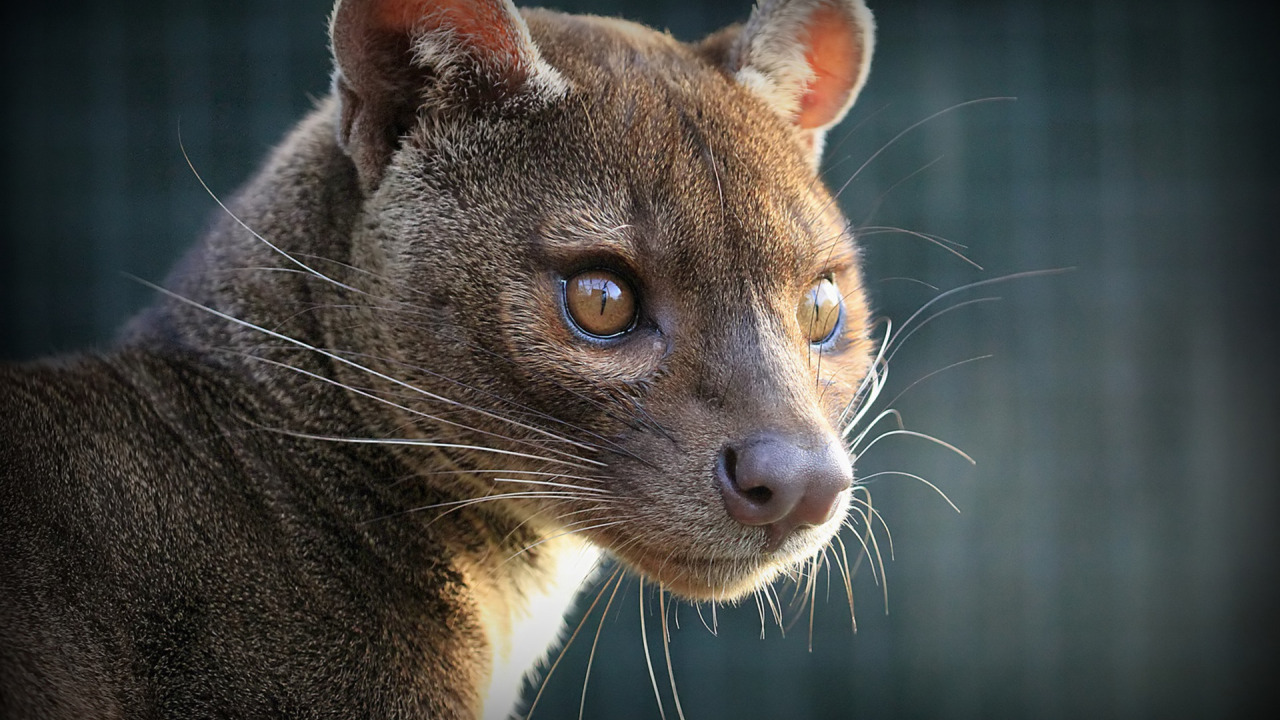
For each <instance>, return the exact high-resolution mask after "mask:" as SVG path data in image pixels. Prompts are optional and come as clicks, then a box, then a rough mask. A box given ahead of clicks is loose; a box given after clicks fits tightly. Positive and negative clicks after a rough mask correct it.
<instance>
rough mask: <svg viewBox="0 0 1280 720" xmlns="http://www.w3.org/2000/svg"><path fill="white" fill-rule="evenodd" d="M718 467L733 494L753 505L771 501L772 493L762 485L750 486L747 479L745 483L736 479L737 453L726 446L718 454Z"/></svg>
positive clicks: (749, 481)
mask: <svg viewBox="0 0 1280 720" xmlns="http://www.w3.org/2000/svg"><path fill="white" fill-rule="evenodd" d="M720 467H721V470H722V472H723V473H724V482H725V483H727V484H728V485H729V486H730V487H729V490H731V491H732V492H733V493H735V494H737V495H740V496H742V497H743V498H745V499H747V500H749V501H750V502H751V503H752V504H754V505H765V504H767V503H768V502H769V501H770V500H771V499H773V491H772V490H770V489H769V488H768V487H767V486H764V485H754V486H753V485H752V481H751V480H750V479H749V478H748V479H747V481H746V482H745V483H743V482H740V481H739V477H738V451H737V450H735V449H733V448H732V447H728V446H726V447H725V448H724V450H723V451H721V454H720Z"/></svg>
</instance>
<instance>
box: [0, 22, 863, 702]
mask: <svg viewBox="0 0 1280 720" xmlns="http://www.w3.org/2000/svg"><path fill="white" fill-rule="evenodd" d="M425 5H432V4H431V3H408V2H400V3H390V2H383V3H379V2H375V1H374V0H368V1H367V2H362V1H361V0H347V1H346V2H344V3H342V4H341V5H340V6H339V8H338V10H337V12H336V13H335V18H334V27H333V33H334V35H333V39H334V49H335V54H336V58H337V72H336V74H335V83H334V88H335V89H334V93H333V95H332V96H331V97H329V98H328V99H326V100H324V101H322V102H321V103H320V104H319V105H318V107H317V108H316V110H315V111H314V112H313V113H312V114H311V115H310V116H309V117H308V118H307V119H305V120H304V121H303V122H302V123H301V124H300V125H299V126H298V128H297V129H296V130H295V131H294V132H293V133H292V134H291V135H290V137H289V138H288V139H287V140H286V141H285V142H284V143H283V144H282V145H281V146H280V147H279V148H278V149H277V150H276V151H275V152H274V154H273V155H272V157H271V158H270V160H269V161H268V162H267V164H266V165H265V167H264V168H263V170H262V171H261V172H260V173H259V174H258V176H257V177H256V178H255V179H254V180H253V181H252V182H250V184H248V185H247V186H246V187H245V188H244V189H243V190H242V191H241V192H240V193H239V194H238V195H237V196H236V198H235V199H234V200H233V201H231V202H230V203H229V207H230V210H231V213H233V215H228V216H226V217H223V218H222V219H221V220H220V221H219V222H218V224H217V226H216V227H215V228H214V229H213V230H212V231H211V232H210V234H209V235H208V236H207V237H206V239H205V241H204V242H203V243H202V244H201V245H199V246H198V247H197V248H196V249H195V250H194V251H193V252H192V254H191V255H190V256H189V257H188V258H187V259H186V260H185V261H184V263H183V265H182V266H181V267H180V268H179V269H178V271H177V272H175V274H174V276H173V277H172V279H171V280H170V282H169V283H168V286H169V288H170V290H169V293H170V294H169V295H167V296H166V297H164V298H163V299H162V300H161V301H160V302H158V303H157V304H156V306H155V307H153V308H152V309H150V310H149V311H147V312H146V313H144V314H143V315H142V316H141V317H139V318H138V319H137V320H136V321H135V322H134V323H133V324H132V325H131V327H130V329H129V332H128V333H127V334H126V336H125V339H124V340H123V342H122V343H121V345H120V347H118V348H117V349H114V350H112V351H111V352H110V353H108V354H106V355H104V356H102V357H82V358H73V359H67V360H63V361H60V362H51V363H41V364H35V365H31V366H26V367H20V368H4V369H0V401H2V405H0V407H3V408H4V409H5V410H6V412H4V413H3V418H0V437H3V438H4V440H3V441H0V442H3V443H4V444H3V446H2V447H0V450H2V451H3V452H2V454H0V478H3V484H0V507H3V514H4V520H3V524H2V525H0V540H2V541H3V546H4V547H6V548H7V549H8V550H7V552H6V555H7V556H6V559H5V560H3V561H0V562H3V565H0V570H2V571H3V573H2V574H0V582H3V591H4V597H5V600H4V602H3V603H2V604H0V635H2V636H3V637H4V639H5V642H4V646H3V647H4V649H3V650H0V683H2V687H0V689H2V691H3V703H4V704H3V706H0V709H3V710H4V711H5V715H6V717H44V716H55V717H78V716H83V715H92V716H100V717H124V716H128V717H149V716H166V717H169V716H172V717H203V716H220V715H224V714H226V715H234V716H279V715H289V716H297V717H330V716H332V717H350V716H361V717H365V716H370V717H373V716H376V717H434V718H454V717H458V718H461V717H475V716H477V715H479V714H480V713H481V711H482V707H483V704H484V694H485V688H486V686H487V684H488V683H489V682H490V676H491V673H492V672H493V671H492V668H493V666H494V663H495V662H496V661H497V660H498V656H501V655H502V654H503V653H504V652H505V650H504V649H503V648H505V643H507V642H508V641H509V640H510V639H511V636H512V634H513V633H515V632H516V630H515V629H514V628H515V627H516V625H517V624H518V622H519V621H520V619H521V617H522V616H521V613H522V612H524V610H522V609H523V608H526V607H527V606H528V603H529V602H531V601H532V600H531V598H534V597H536V596H539V595H540V594H541V593H544V592H550V591H552V590H553V589H554V588H553V587H552V586H553V585H554V578H555V577H558V575H557V573H559V572H561V569H562V568H563V566H564V564H565V563H567V562H569V560H570V559H571V557H572V556H574V554H575V553H579V552H583V551H584V546H583V539H585V540H586V541H588V542H589V543H590V544H592V545H594V546H598V547H600V548H603V549H605V550H607V551H609V552H611V553H613V554H614V555H615V556H616V557H618V558H619V559H620V560H621V561H622V562H623V563H624V564H625V565H627V566H628V567H630V568H632V569H634V570H635V571H637V572H639V573H641V574H642V575H644V576H646V577H648V578H650V579H651V580H653V581H655V582H657V583H660V584H662V585H664V586H665V587H666V588H667V589H668V590H670V591H672V592H675V593H677V594H680V595H683V596H686V597H690V598H715V599H720V600H731V599H734V598H736V597H739V596H741V595H742V594H743V593H746V592H749V591H750V590H751V589H754V588H756V587H758V586H759V585H760V584H762V583H765V582H768V581H769V580H771V579H772V578H774V577H775V576H776V575H777V574H778V573H779V572H782V571H783V570H784V569H787V568H790V567H793V566H794V565H795V564H796V563H798V562H801V561H803V560H805V559H807V558H808V557H810V556H811V555H812V554H813V553H814V552H816V551H818V550H819V549H820V548H821V547H822V546H823V545H824V544H825V543H826V542H827V540H828V539H829V538H830V536H831V535H832V533H834V532H835V530H837V529H838V527H839V524H840V520H841V515H842V514H841V513H837V514H836V517H834V518H832V519H831V520H830V521H829V522H825V523H822V524H821V525H820V526H816V527H814V526H804V527H801V528H799V529H797V530H796V531H795V532H794V533H791V534H790V535H788V536H787V537H786V538H785V542H782V544H781V546H780V547H777V548H776V549H767V547H766V546H767V543H766V532H765V530H764V529H763V528H761V527H753V526H749V525H744V524H741V523H739V522H737V521H735V520H734V519H733V518H731V517H730V516H729V515H728V514H726V511H725V508H724V505H723V503H722V501H721V497H720V491H719V490H718V489H717V486H716V482H715V479H714V478H715V467H716V462H717V457H718V456H719V454H720V453H721V452H722V448H724V447H725V445H726V443H728V442H734V441H736V440H738V439H741V438H744V437H749V436H751V435H752V434H755V433H760V432H776V433H786V434H790V435H795V436H803V437H814V438H819V439H820V438H826V437H833V436H834V434H835V433H837V432H838V431H839V429H840V428H837V427H835V423H836V422H837V418H838V417H839V416H840V413H841V411H842V410H843V409H844V408H845V407H846V406H847V405H848V404H849V403H850V402H851V401H853V400H854V397H855V395H856V393H857V391H858V388H859V386H860V383H861V382H862V380H863V378H864V376H865V375H866V374H867V372H868V369H869V366H870V355H871V350H872V343H871V340H870V338H869V336H868V332H869V328H868V320H867V314H868V309H867V301H866V298H865V296H864V292H863V282H862V278H861V276H860V272H859V261H858V252H857V249H856V247H855V246H854V243H853V238H852V237H851V236H850V232H849V230H848V228H847V225H846V224H845V222H844V220H843V218H842V217H841V216H840V214H839V211H838V208H837V207H836V205H835V203H834V202H833V201H832V199H831V197H830V196H829V194H828V192H827V190H826V189H825V188H824V187H823V186H822V183H821V182H819V181H818V180H817V178H816V177H815V176H814V170H813V168H814V162H815V161H814V153H815V152H816V148H820V147H821V137H820V134H821V132H822V131H823V130H825V129H826V127H829V125H830V124H831V123H834V122H835V121H837V120H838V119H839V117H838V115H837V116H833V117H832V118H830V119H829V121H828V122H827V124H826V125H823V126H822V127H816V128H815V127H799V126H797V125H796V124H795V122H794V121H795V116H794V114H793V113H792V112H791V111H790V110H788V109H787V108H786V107H779V106H778V105H777V104H775V103H772V102H771V100H770V98H769V97H768V96H766V95H761V94H760V93H759V92H758V91H756V90H753V89H752V88H749V87H747V86H745V85H744V84H742V83H741V82H739V79H738V78H739V75H738V74H739V73H740V72H741V70H742V68H741V67H740V66H741V65H742V64H743V63H749V62H751V59H750V58H747V59H743V57H744V51H743V50H742V47H746V45H743V43H745V42H746V40H743V39H742V38H741V36H740V32H741V31H740V30H739V29H737V28H731V29H727V30H726V31H724V32H722V33H718V34H716V35H714V36H712V37H711V38H708V40H707V41H705V42H704V43H702V44H700V45H685V44H681V43H679V42H676V41H675V40H674V39H672V38H671V37H670V36H667V35H662V34H658V33H655V32H653V31H650V30H647V29H644V28H641V27H639V26H635V25H631V24H629V23H623V22H621V21H617V20H610V19H602V18H589V17H573V16H565V15H559V14H555V13H550V12H545V11H536V10H530V11H526V12H525V13H524V15H523V18H524V22H525V23H527V35H522V34H521V33H525V32H526V31H525V30H524V26H523V25H522V24H520V21H519V20H518V19H517V20H516V21H515V22H516V23H517V24H516V25H513V26H512V27H513V30H512V32H510V33H506V32H505V31H504V30H503V28H498V29H496V30H495V29H493V27H492V24H491V23H490V24H486V25H485V26H484V27H485V28H487V29H486V30H485V31H484V32H482V33H475V34H472V35H468V34H467V32H466V28H467V27H469V26H465V25H459V26H456V27H455V26H450V25H449V20H448V17H449V16H448V14H447V13H443V14H437V15H433V14H430V13H426V14H424V13H421V12H417V10H418V9H421V8H420V6H425ZM485 5H486V7H488V6H489V5H492V7H490V8H489V11H491V12H498V10H501V9H502V8H505V7H506V5H505V4H503V3H486V4H485ZM383 6H387V7H383ZM463 6H465V4H463ZM388 7H390V10H388ZM812 7H820V8H826V9H825V10H823V12H827V13H837V14H840V16H841V17H845V15H844V13H848V16H849V17H864V18H865V17H866V16H865V11H862V10H860V9H859V7H858V6H857V4H855V3H853V2H847V1H845V0H839V1H837V0H829V1H827V0H798V1H797V2H791V3H786V2H773V3H765V4H764V6H763V7H762V8H760V9H759V10H758V11H757V13H758V14H757V17H758V18H759V17H764V18H765V20H757V21H755V23H754V24H755V26H758V27H759V28H761V30H760V32H768V31H771V30H772V29H774V26H773V25H772V24H770V23H769V22H767V20H768V16H769V13H778V12H783V11H786V12H791V13H795V12H804V11H806V8H808V9H812ZM370 8H373V12H374V14H373V15H369V14H368V13H369V12H371V11H370ZM494 8H497V9H496V10H495V9H494ZM831 8H836V9H835V10H833V9H831ZM410 10H414V12H409V11H410ZM504 12H505V11H504ZM858 13H861V15H858ZM512 17H515V16H512ZM415 18H418V19H417V20H415ZM441 18H443V19H441ZM408 21H412V22H411V23H410V24H411V27H409V28H403V27H399V28H398V27H397V25H398V24H403V23H405V22H408ZM850 22H852V21H850ZM868 22H869V20H868ZM433 23H434V24H433ZM450 27H452V28H453V29H452V30H450ZM748 27H749V28H750V27H751V26H748ZM441 28H443V29H441ZM459 28H462V29H459ZM446 31H448V32H446ZM516 31H519V32H516ZM450 32H452V34H450ZM749 32H750V30H749ZM860 32H863V33H864V35H863V36H862V37H863V38H864V40H866V41H867V43H864V45H865V47H866V52H867V54H869V32H870V28H869V27H862V28H861V29H860ZM495 38H496V40H495ZM513 38H514V39H513ZM521 38H523V40H522V39H521ZM530 39H531V42H532V46H528V45H527V43H529V42H530ZM748 39H749V38H748ZM801 41H803V37H800V38H794V37H790V36H787V37H784V38H783V39H782V40H781V41H779V42H782V43H783V44H784V45H785V44H786V43H788V42H789V43H795V42H801ZM520 42H523V43H526V45H520V44H519V43H520ZM511 43H516V45H510V44H511ZM739 46H741V47H739ZM512 47H516V48H517V49H518V52H512V51H511V48H512ZM753 47H754V46H753ZM495 48H496V51H495ZM755 52H757V53H758V52H761V51H755ZM408 53H412V54H413V57H416V58H417V60H416V61H414V62H410V61H408V60H407V58H408V57H409V55H408ZM846 54H847V53H846ZM799 56H800V57H803V53H800V55H799ZM784 61H785V59H783V60H779V62H784ZM509 62H514V63H517V66H515V67H512V66H508V65H505V64H504V63H509ZM861 62H863V63H864V64H865V62H866V58H862V59H861ZM735 63H737V66H735ZM854 69H855V70H857V71H858V73H860V74H858V73H855V74H857V75H858V76H857V78H854V76H853V75H850V78H849V81H850V83H853V81H854V80H855V79H856V81H857V82H856V87H855V86H853V85H850V86H849V87H844V88H843V91H846V92H850V93H851V95H850V96H849V97H848V98H834V99H829V100H830V102H829V103H828V104H832V105H833V106H838V107H840V108H847V107H848V104H849V102H852V94H853V93H856V89H857V87H860V85H861V78H864V77H865V68H864V67H859V68H854ZM802 89H803V85H802V86H801V90H800V91H802ZM796 102H798V100H797V101H796ZM839 114H843V109H841V110H840V111H839ZM268 243H270V244H268ZM593 267H607V268H609V269H611V270H614V271H616V272H619V273H622V274H624V275H625V276H626V277H627V278H628V280H629V281H630V282H631V283H633V285H634V289H635V291H636V292H637V293H638V296H639V297H640V298H641V308H642V310H641V317H640V320H639V322H638V325H637V327H636V330H635V331H633V332H631V333H629V334H628V335H627V336H625V337H623V338H621V339H618V340H616V341H592V340H589V339H586V338H584V337H583V336H582V335H581V334H579V333H577V332H575V331H574V330H573V328H572V327H571V325H570V324H569V323H568V322H567V321H566V316H565V313H564V311H563V308H562V306H561V297H560V292H561V291H560V282H561V280H562V279H563V278H566V277H570V276H572V274H573V273H575V272H577V271H580V270H584V269H589V268H593ZM269 268H276V270H274V271H272V270H270V269H269ZM823 277H832V278H834V280H835V281H836V282H837V284H838V285H839V288H840V290H841V292H842V293H843V295H844V298H845V309H844V318H845V320H844V326H843V330H842V334H841V337H840V338H839V339H838V340H836V341H834V343H833V345H832V346H831V347H824V348H822V349H818V348H815V347H812V346H810V344H809V343H808V340H807V339H806V337H805V335H804V331H803V329H802V328H801V327H800V324H799V322H798V321H797V319H796V307H797V303H798V302H799V300H800V298H801V297H802V296H803V295H804V293H805V292H806V291H807V290H808V288H809V287H811V286H812V285H813V283H815V282H817V281H818V280H820V279H821V278H823ZM374 439H378V440H391V441H393V442H392V443H388V444H374V443H364V442H354V441H355V440H374ZM425 443H444V444H446V445H447V446H445V447H441V446H438V445H433V446H428V445H426V444H425ZM468 448H494V449H496V450H498V451H499V452H496V453H495V452H488V451H485V450H479V449H468ZM490 470H493V471H495V472H488V471H490ZM496 471H501V472H496ZM522 473H526V474H522ZM531 473H545V474H542V475H535V474H531ZM497 478H502V479H515V480H521V479H523V480H524V482H510V483H505V484H501V483H499V482H496V481H495V479H497ZM535 478H540V479H541V480H542V481H550V482H557V483H562V484H569V485H576V486H578V487H579V488H581V490H578V491H576V492H573V493H572V494H569V493H567V492H565V491H562V490H554V489H549V487H550V486H547V485H540V484H538V481H537V480H535ZM601 491H603V492H601ZM509 492H523V493H525V496H518V497H509V498H503V499H498V498H496V496H497V495H498V494H500V493H509ZM556 492H559V493H560V494H559V495H554V494H552V493H556ZM488 496H493V497H495V499H494V500H493V501H488V502H479V503H474V504H459V503H465V501H467V500H469V499H473V498H482V497H488ZM843 502H847V500H845V501H842V503H843ZM448 503H453V504H452V505H450V504H448ZM424 506H435V507H434V508H433V509H429V510H422V509H421V508H423V507H424ZM840 507H841V508H842V509H843V507H844V505H843V504H842V505H841V506H840ZM513 558H514V560H513ZM570 589H572V588H570ZM539 621H540V622H542V623H544V624H547V623H550V624H552V625H558V623H559V618H558V617H554V618H539ZM508 680H509V681H510V682H515V680H511V679H504V680H503V682H507V681H508ZM510 690H511V691H512V692H514V689H513V688H512V689H510ZM504 691H505V690H504ZM503 710H504V708H495V707H493V706H492V705H491V706H490V707H488V708H485V711H486V712H488V713H490V714H493V713H495V712H499V711H503ZM493 716H495V717H496V716H497V715H493Z"/></svg>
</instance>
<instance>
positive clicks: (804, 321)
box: [796, 278, 841, 344]
mask: <svg viewBox="0 0 1280 720" xmlns="http://www.w3.org/2000/svg"><path fill="white" fill-rule="evenodd" d="M840 307H841V304H840V289H839V288H838V287H836V284H835V282H834V281H832V280H831V279H830V278H823V279H822V280H819V281H818V282H816V283H814V285H813V287H811V288H809V289H808V291H806V292H805V294H804V295H802V296H801V297H800V304H799V306H798V307H797V308H796V320H797V321H799V323H800V331H801V333H802V334H803V335H804V337H805V339H806V340H808V341H809V342H810V343H813V344H822V343H824V342H827V341H828V340H830V339H831V336H832V335H834V334H835V331H836V326H837V325H839V324H840Z"/></svg>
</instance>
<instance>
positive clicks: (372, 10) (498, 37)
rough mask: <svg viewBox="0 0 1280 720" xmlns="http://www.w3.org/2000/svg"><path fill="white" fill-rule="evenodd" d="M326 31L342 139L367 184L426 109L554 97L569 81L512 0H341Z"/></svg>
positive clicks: (377, 178)
mask: <svg viewBox="0 0 1280 720" xmlns="http://www.w3.org/2000/svg"><path fill="white" fill-rule="evenodd" d="M329 37H330V42H331V45H332V49H333V59H334V66H335V69H334V79H333V84H334V92H335V94H336V95H337V97H338V102H339V104H340V106H341V114H340V120H339V127H338V140H339V142H340V143H341V145H342V147H343V149H344V150H345V151H346V152H347V154H348V155H350V156H351V158H352V160H353V161H355V164H356V169H357V171H358V172H359V174H360V180H361V186H362V187H364V188H365V190H366V191H369V190H371V189H372V188H374V187H376V186H377V185H378V183H379V182H381V180H382V174H383V171H384V170H385V168H386V165H387V163H388V162H389V161H390V158H391V154H392V153H393V152H395V150H396V148H397V147H398V146H399V142H400V138H401V137H402V136H403V135H404V133H405V132H407V131H408V130H409V128H410V127H411V126H412V123H413V122H414V120H415V118H416V117H417V114H418V113H419V111H421V110H423V109H424V108H426V109H428V110H432V109H434V110H439V111H445V110H449V109H463V110H465V109H468V108H470V109H475V108H476V107H478V106H483V105H493V104H501V103H507V102H511V101H517V100H518V101H521V102H536V101H539V100H541V101H548V100H551V99H553V98H555V97H559V96H561V95H563V94H564V92H565V90H566V89H567V87H568V86H567V84H566V83H565V80H564V78H563V77H561V75H560V74H559V73H558V72H556V70H555V69H554V68H552V67H551V66H550V65H548V64H547V63H546V62H545V61H543V60H542V57H541V54H540V53H539V52H538V48H537V46H536V45H534V43H533V40H532V38H530V36H529V28H528V26H527V25H526V24H525V22H524V19H523V18H521V17H520V13H519V12H518V11H517V10H516V8H515V5H513V4H512V2H511V0H338V2H337V4H336V6H335V7H334V10H333V15H332V18H331V20H330V23H329Z"/></svg>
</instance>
